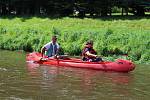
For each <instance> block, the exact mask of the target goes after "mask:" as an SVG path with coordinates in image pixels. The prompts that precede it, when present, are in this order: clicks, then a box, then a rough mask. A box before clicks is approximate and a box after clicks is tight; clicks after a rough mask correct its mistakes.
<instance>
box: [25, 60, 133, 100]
mask: <svg viewBox="0 0 150 100" xmlns="http://www.w3.org/2000/svg"><path fill="white" fill-rule="evenodd" d="M28 71H29V74H30V75H31V76H32V77H41V78H42V82H41V88H42V89H44V90H47V89H48V90H49V89H50V88H52V87H54V88H56V87H59V93H57V94H58V96H67V97H70V96H73V98H72V99H78V98H77V97H78V96H80V97H81V98H82V97H88V98H86V99H93V98H95V99H98V98H99V97H100V98H101V97H103V98H105V99H107V98H110V97H108V95H110V96H111V97H112V98H114V99H117V98H118V99H119V98H122V97H129V96H130V91H129V90H128V89H126V88H125V89H123V87H126V86H128V85H130V84H131V83H130V82H132V81H133V79H134V77H133V75H132V74H130V73H112V72H103V71H96V70H87V69H79V68H70V67H53V66H51V67H49V66H43V65H41V66H40V65H38V64H33V63H28ZM53 92H56V91H55V90H53ZM96 96H98V97H96Z"/></svg>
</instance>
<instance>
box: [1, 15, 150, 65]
mask: <svg viewBox="0 0 150 100" xmlns="http://www.w3.org/2000/svg"><path fill="white" fill-rule="evenodd" d="M0 22H1V23H0V49H7V50H24V51H30V52H32V51H40V48H41V47H42V46H43V45H44V44H45V43H47V42H49V40H50V37H51V36H52V35H54V34H56V35H58V42H59V44H60V45H61V47H62V52H67V53H68V54H69V55H80V52H81V49H82V48H83V45H84V43H85V42H86V41H87V40H89V39H91V40H94V48H95V49H96V50H97V51H98V54H99V55H103V56H105V57H108V58H110V59H111V58H115V57H118V56H119V57H124V56H122V55H128V56H127V59H131V60H133V61H135V62H137V63H149V62H150V51H149V50H150V27H149V26H150V19H149V17H145V18H140V17H139V18H135V17H124V18H117V17H114V18H100V19H98V18H95V19H92V18H84V19H78V18H68V17H65V18H46V17H45V18H41V17H9V18H7V17H2V18H0Z"/></svg>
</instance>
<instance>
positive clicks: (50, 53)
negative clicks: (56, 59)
mask: <svg viewBox="0 0 150 100" xmlns="http://www.w3.org/2000/svg"><path fill="white" fill-rule="evenodd" d="M56 51H57V45H56V44H55V45H54V51H53V44H52V43H50V47H49V49H48V50H47V52H46V55H47V56H48V57H52V56H54V54H56Z"/></svg>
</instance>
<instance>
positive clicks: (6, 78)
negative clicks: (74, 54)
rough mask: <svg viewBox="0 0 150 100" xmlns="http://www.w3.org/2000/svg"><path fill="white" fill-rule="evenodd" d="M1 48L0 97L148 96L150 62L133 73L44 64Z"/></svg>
mask: <svg viewBox="0 0 150 100" xmlns="http://www.w3.org/2000/svg"><path fill="white" fill-rule="evenodd" d="M25 58H26V54H25V53H24V52H22V51H13V52H10V51H4V50H0V100H149V97H150V65H137V67H136V69H135V70H134V71H132V72H130V73H117V72H104V71H96V70H89V69H80V68H66V67H55V66H42V65H38V64H33V63H29V62H26V59H25Z"/></svg>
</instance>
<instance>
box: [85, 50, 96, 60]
mask: <svg viewBox="0 0 150 100" xmlns="http://www.w3.org/2000/svg"><path fill="white" fill-rule="evenodd" d="M85 54H86V55H88V56H91V57H95V58H96V57H97V55H95V54H91V53H90V52H89V51H87V52H86V53H85Z"/></svg>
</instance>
